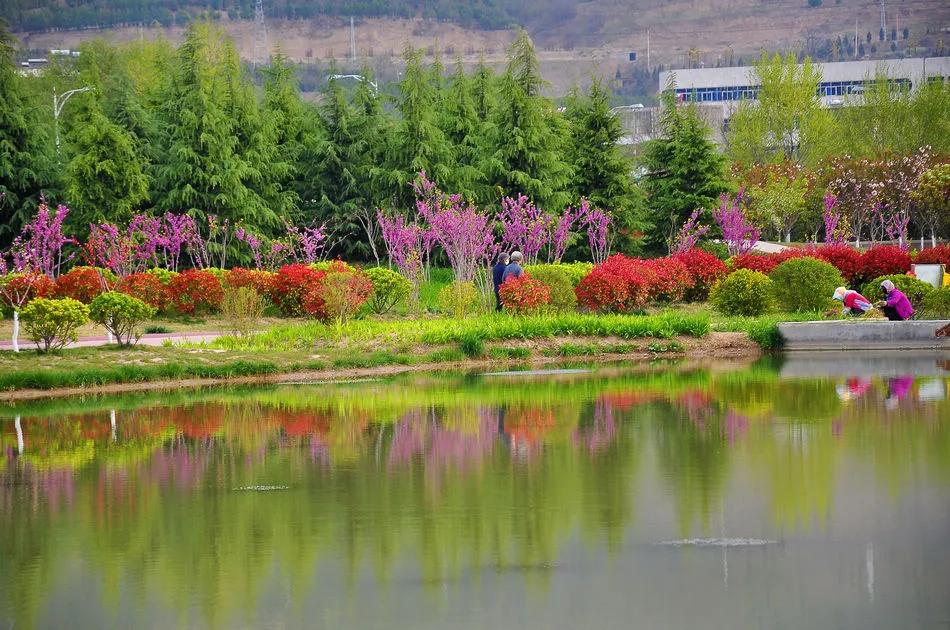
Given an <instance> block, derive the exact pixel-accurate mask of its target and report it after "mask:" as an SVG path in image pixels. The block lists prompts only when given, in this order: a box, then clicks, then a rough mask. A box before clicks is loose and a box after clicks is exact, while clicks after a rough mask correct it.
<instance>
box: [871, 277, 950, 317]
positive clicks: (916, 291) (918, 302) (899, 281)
mask: <svg viewBox="0 0 950 630" xmlns="http://www.w3.org/2000/svg"><path fill="white" fill-rule="evenodd" d="M885 280H890V281H891V282H893V283H894V286H895V287H896V288H897V289H898V290H899V291H900V292H901V293H903V294H904V295H906V296H907V299H908V300H910V303H911V304H912V305H913V306H914V310H915V311H916V310H917V309H919V308H920V307H921V306H922V305H923V303H924V299H925V298H926V297H927V296H928V295H930V294H931V293H933V292H934V291H936V289H934V288H933V286H931V285H929V284H927V283H926V282H924V281H923V280H918V279H917V278H913V277H911V276H906V275H904V274H894V275H891V276H880V277H878V278H875V279H874V280H871V281H870V282H868V283H867V284H865V285H864V286H863V287H862V288H861V295H863V296H864V297H866V298H867V299H869V300H871V301H872V302H875V301H877V300H883V299H884V297H885V296H884V289H882V288H881V283H882V282H884V281H885Z"/></svg>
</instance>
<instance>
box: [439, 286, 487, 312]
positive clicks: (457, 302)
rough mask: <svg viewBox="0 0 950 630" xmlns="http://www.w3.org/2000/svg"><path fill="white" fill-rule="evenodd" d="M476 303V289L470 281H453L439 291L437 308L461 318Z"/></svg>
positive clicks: (470, 310)
mask: <svg viewBox="0 0 950 630" xmlns="http://www.w3.org/2000/svg"><path fill="white" fill-rule="evenodd" d="M477 304H478V289H477V288H475V285H474V284H473V283H471V282H453V283H451V284H447V285H445V286H444V287H442V289H441V290H440V291H439V308H440V309H441V310H442V312H443V313H445V314H447V315H451V316H452V317H455V318H456V319H461V318H463V317H465V316H466V315H468V314H470V313H471V312H472V310H473V309H474V308H475V306H476V305H477Z"/></svg>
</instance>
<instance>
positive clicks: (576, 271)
mask: <svg viewBox="0 0 950 630" xmlns="http://www.w3.org/2000/svg"><path fill="white" fill-rule="evenodd" d="M593 268H594V263H589V262H572V263H549V264H540V265H528V266H527V267H525V268H524V270H525V273H528V274H531V275H532V276H534V277H536V278H538V277H540V276H538V274H537V272H539V271H542V270H544V271H547V270H556V271H560V272H561V273H563V274H564V275H565V276H567V279H568V281H569V282H570V283H571V287H572V288H573V287H576V286H577V285H579V284H580V283H581V280H583V279H584V277H585V276H586V275H587V274H589V273H590V272H591V270H592V269H593Z"/></svg>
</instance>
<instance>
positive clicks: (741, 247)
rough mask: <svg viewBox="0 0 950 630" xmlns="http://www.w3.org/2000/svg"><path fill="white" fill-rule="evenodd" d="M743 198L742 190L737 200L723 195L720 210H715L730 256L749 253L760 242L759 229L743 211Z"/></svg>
mask: <svg viewBox="0 0 950 630" xmlns="http://www.w3.org/2000/svg"><path fill="white" fill-rule="evenodd" d="M742 196H743V190H741V189H740V190H739V193H738V194H737V195H736V197H735V199H733V198H731V197H730V196H729V195H728V194H727V193H723V194H722V195H720V196H719V208H718V209H716V210H713V219H714V220H715V221H716V224H717V225H718V226H719V229H720V230H722V238H723V240H724V241H725V242H726V247H728V248H729V255H730V256H736V255H738V254H744V253H746V252H748V251H749V250H751V249H752V247H753V246H754V245H755V243H756V241H758V240H759V234H760V230H759V228H757V227H755V226H754V225H753V224H752V223H751V222H750V221H748V220H747V219H746V216H745V213H744V212H743V211H742Z"/></svg>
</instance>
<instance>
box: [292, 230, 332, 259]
mask: <svg viewBox="0 0 950 630" xmlns="http://www.w3.org/2000/svg"><path fill="white" fill-rule="evenodd" d="M286 225H287V244H288V245H289V246H290V248H291V251H292V254H291V256H292V257H293V259H294V260H295V261H297V262H300V263H306V264H308V265H309V264H310V263H315V262H317V261H318V260H320V259H321V257H322V255H323V253H324V251H325V250H326V245H327V234H326V225H321V226H319V227H305V228H298V227H296V226H293V225H291V224H290V223H287V224H286Z"/></svg>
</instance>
